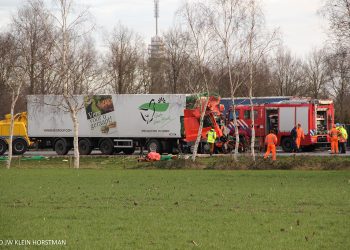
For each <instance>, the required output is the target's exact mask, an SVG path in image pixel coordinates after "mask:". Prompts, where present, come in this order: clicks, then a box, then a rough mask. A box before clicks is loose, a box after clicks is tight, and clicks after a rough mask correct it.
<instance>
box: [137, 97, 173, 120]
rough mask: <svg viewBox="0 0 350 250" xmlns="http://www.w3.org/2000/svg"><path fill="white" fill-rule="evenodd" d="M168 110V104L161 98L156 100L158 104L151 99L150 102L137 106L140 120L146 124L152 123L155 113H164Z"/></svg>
mask: <svg viewBox="0 0 350 250" xmlns="http://www.w3.org/2000/svg"><path fill="white" fill-rule="evenodd" d="M168 108H169V103H167V102H165V99H164V98H163V97H161V98H159V99H158V102H157V103H156V101H155V100H154V99H152V100H151V101H150V102H147V103H144V104H142V105H140V106H139V110H140V113H141V117H142V120H144V121H145V122H146V123H147V124H148V123H150V122H151V121H153V118H154V114H155V113H156V112H165V111H167V110H168Z"/></svg>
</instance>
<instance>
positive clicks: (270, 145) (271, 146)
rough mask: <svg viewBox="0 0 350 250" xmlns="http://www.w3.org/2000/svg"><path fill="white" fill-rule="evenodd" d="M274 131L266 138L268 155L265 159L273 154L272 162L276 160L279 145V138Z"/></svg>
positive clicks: (266, 154)
mask: <svg viewBox="0 0 350 250" xmlns="http://www.w3.org/2000/svg"><path fill="white" fill-rule="evenodd" d="M274 132H275V131H274V130H272V129H271V130H270V134H268V135H267V136H266V137H265V144H266V145H267V149H266V153H265V155H264V159H266V158H267V157H268V156H269V155H270V153H272V160H273V161H275V160H276V145H277V136H276V135H275V133H274Z"/></svg>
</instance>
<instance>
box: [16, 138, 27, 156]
mask: <svg viewBox="0 0 350 250" xmlns="http://www.w3.org/2000/svg"><path fill="white" fill-rule="evenodd" d="M27 147H28V146H27V142H26V141H25V140H23V139H16V140H14V141H13V143H12V151H13V154H14V155H23V154H24V153H25V152H26V151H27Z"/></svg>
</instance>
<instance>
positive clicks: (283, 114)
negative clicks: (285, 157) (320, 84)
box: [221, 97, 334, 152]
mask: <svg viewBox="0 0 350 250" xmlns="http://www.w3.org/2000/svg"><path fill="white" fill-rule="evenodd" d="M249 103H250V102H249V98H236V99H235V104H236V117H237V124H238V129H239V133H240V135H245V137H248V138H249V139H250V136H251V124H252V119H251V118H252V114H251V107H250V105H249ZM221 104H223V105H224V107H225V111H224V114H225V124H226V128H227V131H228V133H229V134H230V135H234V130H235V127H234V124H233V114H232V109H231V107H232V100H231V99H230V98H223V99H222V100H221ZM253 105H254V118H255V126H254V127H255V135H256V145H258V146H260V147H263V145H264V138H265V136H266V135H267V134H268V133H269V131H270V129H274V130H275V131H276V132H277V138H278V142H279V145H280V146H282V148H283V150H284V151H286V152H290V151H291V150H292V138H291V136H290V132H291V130H292V129H293V127H294V126H296V125H297V124H298V123H300V124H301V127H302V128H303V130H304V133H305V138H304V140H302V142H301V146H302V148H303V149H304V150H308V151H309V150H313V149H315V148H316V147H317V146H320V145H322V144H325V143H329V136H328V130H330V129H331V128H332V125H333V123H334V106H333V101H332V100H319V99H311V98H304V97H301V98H299V97H259V98H253Z"/></svg>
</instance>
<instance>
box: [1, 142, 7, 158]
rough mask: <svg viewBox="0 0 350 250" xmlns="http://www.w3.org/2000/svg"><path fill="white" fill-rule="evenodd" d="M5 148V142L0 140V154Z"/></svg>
mask: <svg viewBox="0 0 350 250" xmlns="http://www.w3.org/2000/svg"><path fill="white" fill-rule="evenodd" d="M6 150H7V143H6V142H5V141H3V140H0V155H3V154H4V153H5V152H6Z"/></svg>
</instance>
